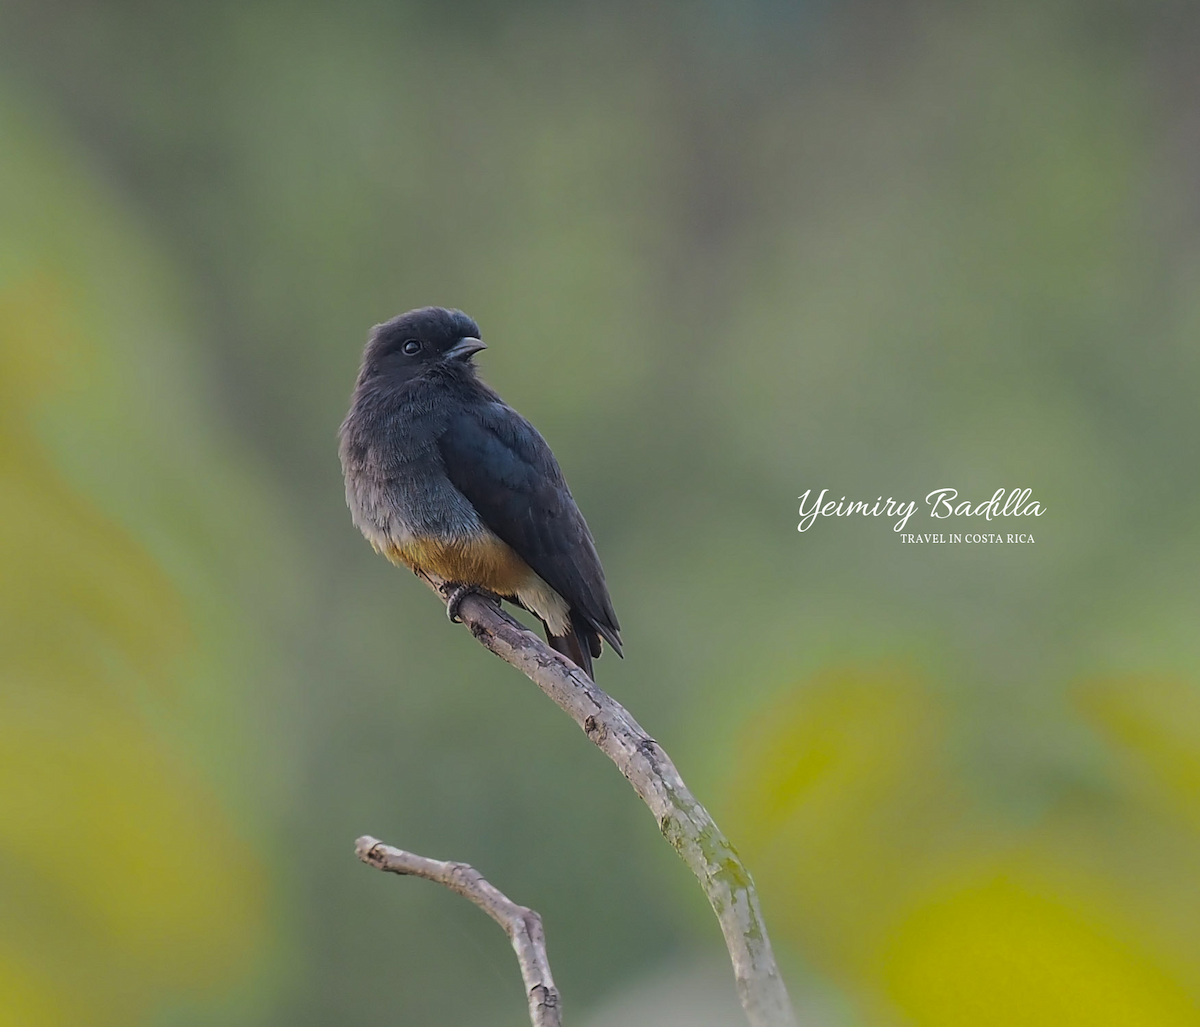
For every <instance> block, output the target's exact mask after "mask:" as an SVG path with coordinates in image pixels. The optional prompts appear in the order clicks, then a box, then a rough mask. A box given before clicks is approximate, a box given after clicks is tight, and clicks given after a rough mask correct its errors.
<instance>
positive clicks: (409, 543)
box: [339, 307, 621, 677]
mask: <svg viewBox="0 0 1200 1027" xmlns="http://www.w3.org/2000/svg"><path fill="white" fill-rule="evenodd" d="M479 334H480V333H479V326H478V325H477V324H476V323H475V322H474V321H472V320H471V319H470V318H469V317H467V315H466V314H464V313H462V311H459V310H445V309H443V308H441V307H422V308H420V309H419V310H410V311H409V312H408V313H407V314H401V315H400V316H398V317H394V318H392V320H390V321H387V322H385V323H383V324H381V325H376V326H375V328H374V329H372V331H371V334H370V338H369V339H368V340H367V346H366V350H365V352H364V353H363V361H362V367H361V368H360V370H359V372H358V381H357V382H356V383H355V386H354V395H353V399H352V401H351V405H350V412H349V414H347V415H346V420H345V421H344V422H343V423H342V427H341V432H340V441H341V445H340V447H339V452H340V455H341V460H342V472H343V474H344V475H345V478H346V502H347V503H348V504H349V507H350V512H351V514H352V515H353V518H354V523H355V524H356V525H357V526H358V528H359V530H360V531H362V533H363V534H364V535H365V536H366V537H367V540H368V541H369V542H370V543H371V545H373V546H374V547H375V549H376V550H377V551H378V552H380V553H382V554H383V555H384V556H386V557H387V558H388V559H389V560H391V561H392V562H393V563H395V564H403V565H405V566H407V567H409V568H411V569H412V570H413V571H416V572H422V571H425V572H429V573H433V574H436V575H438V576H439V577H441V578H443V579H444V580H446V581H448V582H451V583H453V584H454V585H456V586H458V587H457V588H456V589H455V591H454V593H453V595H452V596H451V598H450V601H449V603H448V604H447V612H448V613H449V615H450V619H451V620H456V619H457V617H456V615H457V612H458V605H459V603H461V602H462V599H463V597H464V596H465V595H466V594H467V593H468V592H471V591H482V592H488V593H492V594H493V595H495V596H499V597H503V598H505V599H508V600H510V601H512V602H515V603H517V604H518V605H520V606H522V607H524V608H525V609H526V610H528V611H529V612H530V613H532V614H534V615H535V616H537V617H538V618H539V619H540V620H541V622H542V624H543V626H544V627H545V629H546V641H547V642H549V643H550V645H551V646H553V647H554V648H555V649H557V650H558V651H559V652H560V653H562V654H563V655H564V656H566V657H567V658H568V659H570V660H572V661H574V662H575V663H576V664H577V665H578V666H579V667H581V668H582V669H583V670H584V671H586V672H587V674H588V676H589V677H591V675H592V657H594V656H599V655H600V649H601V643H600V640H601V639H602V638H603V639H604V640H605V641H606V642H608V644H609V645H611V646H612V647H613V649H614V650H615V651H616V652H617V654H618V655H620V653H621V635H620V628H619V626H618V624H617V618H616V615H615V614H614V613H613V608H612V601H611V600H610V599H609V597H608V588H607V587H606V585H605V583H604V570H603V569H602V568H601V566H600V558H599V556H597V554H596V545H595V543H594V542H593V541H592V533H591V532H590V531H589V530H588V526H587V524H586V522H585V521H584V519H583V514H581V513H580V512H579V507H578V506H576V505H575V500H574V499H573V498H572V496H571V490H570V489H569V488H567V482H566V480H565V479H564V478H563V474H562V471H561V470H559V466H558V461H556V460H555V459H554V454H553V453H551V452H550V447H549V446H548V445H547V444H546V440H545V439H543V438H542V437H541V435H539V434H538V432H537V429H536V428H534V426H533V425H532V424H530V423H529V422H528V421H527V420H525V418H523V417H522V416H521V415H520V414H518V413H517V412H516V411H515V410H513V408H512V407H510V406H508V405H507V404H506V403H505V402H504V401H503V400H502V399H501V398H500V397H499V396H498V395H496V393H495V392H493V391H492V390H491V389H490V388H488V387H487V386H486V385H485V384H484V383H483V382H482V381H480V379H479V376H478V374H477V373H476V368H475V364H474V362H473V359H472V358H473V357H474V355H475V354H476V353H478V352H479V351H480V350H482V349H486V348H487V347H486V346H485V345H484V344H483V342H482V341H480V338H479Z"/></svg>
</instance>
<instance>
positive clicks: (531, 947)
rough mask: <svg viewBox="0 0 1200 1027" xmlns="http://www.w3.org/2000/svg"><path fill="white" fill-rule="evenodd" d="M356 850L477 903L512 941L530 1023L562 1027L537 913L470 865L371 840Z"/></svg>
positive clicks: (381, 866) (384, 865)
mask: <svg viewBox="0 0 1200 1027" xmlns="http://www.w3.org/2000/svg"><path fill="white" fill-rule="evenodd" d="M354 851H355V853H356V854H357V856H358V858H359V859H361V860H362V861H363V862H364V863H367V864H369V865H371V866H373V867H378V868H379V869H380V870H386V871H388V872H389V873H393V874H403V875H407V876H409V877H423V878H424V879H425V880H426V881H436V882H437V883H438V884H441V885H444V886H445V887H447V888H449V889H450V890H451V891H452V892H455V893H456V894H458V895H461V896H462V897H463V898H464V899H470V900H471V901H472V902H473V903H475V905H477V906H478V907H479V908H480V909H482V910H483V911H484V912H485V913H486V914H487V915H488V916H490V917H491V918H492V919H493V920H495V921H496V923H498V924H499V925H500V926H501V927H503V928H504V933H505V934H507V935H508V940H509V941H511V942H512V947H513V951H515V952H516V954H517V962H519V963H520V964H521V977H522V978H523V979H524V981H525V991H526V994H527V995H528V996H529V1021H530V1023H531V1024H532V1025H533V1027H562V1008H561V1003H560V1002H559V997H558V989H557V988H556V987H555V986H554V978H553V977H552V976H551V974H550V961H549V959H547V957H546V936H545V933H544V932H543V931H542V918H541V917H540V916H538V915H537V913H535V912H534V911H533V910H532V909H528V908H526V907H525V906H518V905H517V904H516V903H515V902H513V901H512V899H510V898H509V897H508V896H507V895H505V894H504V893H503V892H502V891H500V890H499V889H498V888H496V887H494V886H493V885H491V884H489V883H488V882H487V880H486V879H485V878H484V876H483V875H482V874H481V873H480V872H479V871H478V870H476V869H475V868H474V867H472V866H468V865H467V864H466V863H443V862H442V861H441V860H439V859H427V858H426V857H425V856H418V855H416V854H415V853H412V852H405V851H404V850H403V849H394V848H392V846H390V845H384V843H383V842H381V841H379V840H378V839H377V838H372V837H370V836H369V835H364V836H363V837H362V838H359V839H358V841H357V842H355V843H354Z"/></svg>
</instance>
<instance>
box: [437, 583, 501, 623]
mask: <svg viewBox="0 0 1200 1027" xmlns="http://www.w3.org/2000/svg"><path fill="white" fill-rule="evenodd" d="M469 595H477V596H483V598H484V599H490V600H491V601H492V602H493V603H495V604H496V605H497V606H499V605H500V597H499V596H498V595H496V593H494V592H489V591H488V590H487V589H485V588H479V587H478V586H477V585H459V586H458V587H457V588H456V589H455V590H454V591H453V592H451V593H450V598H449V599H447V600H446V616H447V617H449V618H450V623H451V624H461V623H462V620H461V619H460V618H459V616H458V608H459V607H460V606H462V601H463V600H464V599H466V598H467V596H469Z"/></svg>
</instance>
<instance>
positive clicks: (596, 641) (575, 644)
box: [542, 610, 600, 681]
mask: <svg viewBox="0 0 1200 1027" xmlns="http://www.w3.org/2000/svg"><path fill="white" fill-rule="evenodd" d="M542 626H543V627H545V628H546V641H547V642H549V643H550V648H551V649H555V650H557V651H558V652H560V653H562V654H563V656H565V657H566V658H567V659H568V660H570V661H571V662H572V663H574V664H575V666H577V667H578V668H579V669H580V670H582V671H583V672H584V673H585V674H586V675H587V676H588V677H589V678H591V679H592V680H593V681H595V680H596V678H595V676H594V675H593V674H592V657H593V656H599V655H600V636H599V635H598V634H597V633H596V629H595V628H593V627H592V626H591V625H590V624H589V623H588V622H587V621H585V620H584V619H583V618H582V617H580V616H579V615H578V614H576V613H575V611H574V610H572V611H571V626H570V630H569V631H568V632H567V633H566V634H565V635H552V634H551V633H550V628H549V627H547V626H546V624H545V622H544V621H543V622H542Z"/></svg>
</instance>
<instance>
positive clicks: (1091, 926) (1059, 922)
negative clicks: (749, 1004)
mask: <svg viewBox="0 0 1200 1027" xmlns="http://www.w3.org/2000/svg"><path fill="white" fill-rule="evenodd" d="M1131 684H1132V683H1130V682H1120V683H1100V684H1095V685H1085V686H1082V687H1081V688H1080V689H1079V690H1078V692H1077V694H1078V695H1079V696H1080V697H1081V705H1082V707H1083V708H1084V709H1085V710H1086V711H1088V712H1089V714H1090V716H1091V719H1092V720H1093V721H1094V722H1096V723H1097V724H1099V725H1100V726H1101V727H1102V728H1103V729H1105V730H1106V731H1107V732H1108V734H1109V736H1110V738H1111V739H1112V740H1113V741H1114V743H1116V744H1118V745H1120V746H1121V747H1122V748H1115V749H1114V750H1112V751H1111V752H1109V753H1108V756H1109V758H1110V759H1111V761H1112V763H1111V768H1112V770H1111V774H1112V776H1111V778H1109V779H1108V784H1107V788H1106V789H1105V790H1102V791H1101V792H1100V794H1099V795H1097V794H1096V793H1095V785H1094V783H1093V784H1092V785H1090V786H1089V787H1088V788H1086V789H1082V790H1080V789H1072V788H1070V787H1067V788H1066V789H1065V790H1064V791H1063V793H1062V794H1061V795H1057V797H1056V798H1052V799H1050V800H1049V801H1047V803H1046V804H1045V807H1044V810H1043V812H1042V813H1041V814H1040V815H1039V816H1038V817H1036V818H1033V819H1030V818H1028V817H1025V816H1023V817H1011V816H1006V815H1005V814H1004V813H1002V812H998V811H997V810H995V809H993V808H991V807H990V806H989V804H988V801H987V799H986V797H985V796H984V795H983V794H976V792H975V791H974V790H972V789H971V788H970V787H967V786H965V785H964V784H963V783H961V782H962V780H963V779H964V778H965V777H966V773H965V772H964V770H963V769H962V756H961V753H956V750H955V744H954V743H955V737H954V734H953V730H954V725H953V715H954V711H953V705H952V703H950V702H949V701H948V700H947V699H946V698H945V697H942V696H938V695H937V694H935V693H934V692H932V690H930V689H929V688H927V687H925V686H924V685H922V683H921V682H920V680H919V678H918V677H917V676H916V675H915V674H913V673H910V672H906V671H901V670H896V669H894V668H888V667H882V668H870V669H865V670H863V669H843V670H840V671H831V672H826V673H825V674H823V675H819V676H817V677H816V678H815V679H813V680H812V681H809V682H807V683H805V684H803V685H802V686H800V687H797V688H796V689H794V690H791V691H789V692H787V693H785V694H783V695H782V696H781V697H780V698H778V699H777V700H776V701H775V702H774V703H773V704H772V705H771V706H770V708H769V709H767V710H766V711H764V712H763V713H762V714H761V715H760V716H759V717H758V718H757V719H756V720H755V721H754V722H753V723H752V724H751V725H750V726H749V728H748V729H747V730H746V732H745V735H744V738H743V744H742V750H741V757H740V760H739V772H738V777H737V783H736V786H735V795H734V800H735V801H733V802H732V803H731V808H732V810H733V816H732V817H731V818H730V829H731V836H732V837H734V838H737V839H739V841H741V842H742V843H743V847H744V849H745V854H746V856H747V859H748V861H749V863H750V866H751V868H752V870H753V871H754V873H755V876H756V878H757V879H758V882H759V885H760V887H761V888H762V890H763V892H764V902H765V904H766V908H767V910H768V911H769V921H770V923H771V926H772V928H773V930H774V932H775V933H777V934H779V935H780V936H781V937H783V938H786V939H789V940H790V941H792V942H793V943H794V944H796V945H798V946H799V947H800V948H801V949H802V950H804V951H805V952H807V953H808V954H809V957H810V958H811V959H812V960H813V961H814V962H815V963H817V964H819V966H820V968H821V969H822V970H824V971H825V972H827V973H829V974H830V975H831V976H832V978H833V979H835V980H840V981H841V982H842V983H843V984H844V985H845V986H846V987H847V990H848V991H849V992H851V993H852V994H855V995H856V996H859V997H860V998H861V999H862V1001H863V1004H864V1006H865V1007H867V1008H866V1012H867V1015H868V1016H869V1020H868V1022H871V1023H881V1024H888V1023H903V1024H911V1025H914V1027H977V1025H978V1027H987V1025H990V1024H996V1025H1001V1024H1003V1025H1014V1024H1021V1025H1031V1027H1039V1025H1043V1024H1045V1025H1047V1027H1049V1025H1071V1027H1074V1025H1079V1027H1083V1025H1089V1027H1091V1025H1094V1027H1107V1025H1113V1027H1116V1025H1147V1027H1149V1025H1156V1027H1175V1025H1184V1024H1190V1025H1196V1024H1200V988H1198V986H1197V985H1198V983H1200V923H1198V922H1197V921H1196V918H1195V917H1194V916H1191V915H1189V913H1188V910H1192V911H1194V910H1195V908H1196V906H1197V902H1198V900H1200V879H1197V878H1196V876H1195V873H1194V868H1195V867H1196V866H1197V865H1200V840H1198V839H1197V837H1196V833H1195V831H1194V830H1193V829H1192V828H1191V825H1190V823H1189V820H1190V819H1192V818H1194V817H1195V815H1196V812H1197V805H1198V803H1197V798H1198V796H1197V790H1196V788H1195V783H1196V778H1195V768H1196V763H1195V753H1196V752H1197V751H1200V718H1189V717H1186V716H1184V717H1178V716H1176V717H1160V716H1158V714H1166V713H1167V712H1168V711H1181V710H1183V711H1186V710H1188V709H1189V708H1191V707H1192V706H1194V702H1193V703H1191V704H1189V702H1188V701H1185V700H1186V698H1187V697H1186V696H1180V695H1179V694H1176V693H1177V692H1178V691H1179V690H1180V689H1183V690H1184V691H1187V689H1186V686H1182V685H1178V686H1171V685H1169V684H1166V683H1159V687H1154V683H1152V682H1149V681H1142V682H1138V683H1137V687H1131ZM1156 711H1157V712H1156ZM1141 763H1145V765H1146V766H1148V767H1150V768H1152V769H1153V771H1154V772H1155V774H1156V778H1155V780H1156V782H1157V786H1156V787H1157V791H1156V792H1155V795H1154V796H1151V795H1149V794H1147V793H1146V791H1145V789H1143V788H1140V787H1139V786H1138V784H1137V777H1136V775H1137V770H1135V769H1132V768H1134V767H1136V766H1139V765H1140V764H1141ZM1163 786H1165V787H1163ZM1189 868H1190V869H1189Z"/></svg>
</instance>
